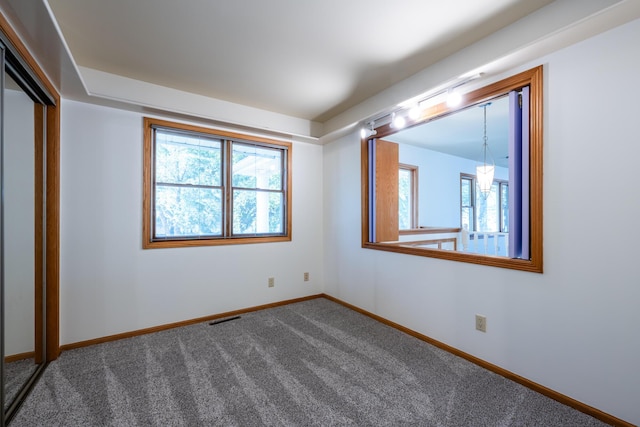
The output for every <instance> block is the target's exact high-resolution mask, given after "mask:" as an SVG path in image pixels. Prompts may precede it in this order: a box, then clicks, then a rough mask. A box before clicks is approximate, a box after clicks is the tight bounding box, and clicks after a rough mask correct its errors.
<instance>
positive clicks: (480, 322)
mask: <svg viewBox="0 0 640 427" xmlns="http://www.w3.org/2000/svg"><path fill="white" fill-rule="evenodd" d="M476 330H478V331H480V332H487V317H486V316H481V315H479V314H476Z"/></svg>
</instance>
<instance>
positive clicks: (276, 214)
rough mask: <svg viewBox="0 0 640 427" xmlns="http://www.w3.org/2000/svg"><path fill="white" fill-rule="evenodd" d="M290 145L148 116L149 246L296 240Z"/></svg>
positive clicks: (146, 221)
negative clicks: (292, 222)
mask: <svg viewBox="0 0 640 427" xmlns="http://www.w3.org/2000/svg"><path fill="white" fill-rule="evenodd" d="M290 148H291V147H290V144H286V143H281V142H278V141H272V140H266V139H262V138H254V137H249V136H245V135H238V134H232V133H228V132H222V131H213V130H209V129H204V128H198V127H194V126H188V125H181V124H177V123H169V122H164V121H159V120H154V119H145V164H144V166H145V171H144V174H145V188H144V191H145V197H144V199H145V201H144V211H145V212H144V221H143V229H144V230H143V231H144V247H173V246H192V245H214V244H225V243H251V242H258V241H281V240H290V231H289V229H290V226H289V224H290V222H289V218H290V208H289V207H290V190H289V188H290V176H289V156H290Z"/></svg>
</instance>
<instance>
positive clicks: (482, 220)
mask: <svg viewBox="0 0 640 427" xmlns="http://www.w3.org/2000/svg"><path fill="white" fill-rule="evenodd" d="M498 207H499V204H498V184H497V183H495V182H494V183H493V185H492V186H491V192H489V194H487V195H486V196H485V195H483V194H482V192H480V191H479V190H478V191H476V217H477V218H476V221H477V223H476V231H491V232H497V231H498V225H499V224H498V219H499V210H498Z"/></svg>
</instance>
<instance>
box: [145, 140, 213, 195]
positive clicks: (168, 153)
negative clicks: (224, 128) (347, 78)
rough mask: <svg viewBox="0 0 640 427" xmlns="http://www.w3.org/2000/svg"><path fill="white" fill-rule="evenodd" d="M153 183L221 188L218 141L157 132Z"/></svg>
mask: <svg viewBox="0 0 640 427" xmlns="http://www.w3.org/2000/svg"><path fill="white" fill-rule="evenodd" d="M155 149H156V151H155V175H156V182H162V183H173V184H194V185H210V186H220V185H221V182H222V174H221V171H222V167H221V164H222V163H221V158H222V157H221V141H220V140H218V139H210V138H202V137H198V136H192V135H183V134H176V133H171V132H166V131H163V130H161V129H158V130H156V144H155Z"/></svg>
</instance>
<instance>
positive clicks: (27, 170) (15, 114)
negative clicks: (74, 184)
mask: <svg viewBox="0 0 640 427" xmlns="http://www.w3.org/2000/svg"><path fill="white" fill-rule="evenodd" d="M5 78H6V79H9V77H8V76H6V75H5ZM4 107H5V108H4V114H5V117H4V159H3V168H4V171H3V179H4V183H3V191H4V194H3V209H4V212H3V215H4V298H5V301H4V319H2V320H3V323H4V325H5V326H4V341H5V342H4V343H5V354H6V355H7V356H11V355H16V354H21V353H27V352H32V351H34V350H35V344H34V340H35V320H34V316H35V234H34V227H33V224H34V220H35V216H34V214H35V212H34V209H35V205H34V203H35V200H34V185H35V181H34V179H35V177H34V174H35V162H34V156H35V147H34V138H35V134H34V125H33V124H34V115H33V102H32V101H31V99H30V98H29V97H28V96H27V95H26V94H25V93H24V92H22V91H20V90H10V89H5V91H4Z"/></svg>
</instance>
